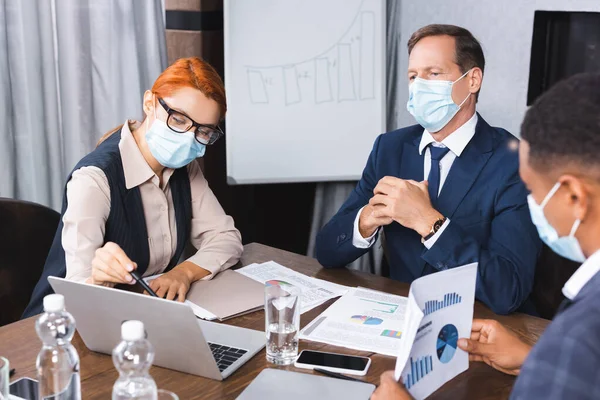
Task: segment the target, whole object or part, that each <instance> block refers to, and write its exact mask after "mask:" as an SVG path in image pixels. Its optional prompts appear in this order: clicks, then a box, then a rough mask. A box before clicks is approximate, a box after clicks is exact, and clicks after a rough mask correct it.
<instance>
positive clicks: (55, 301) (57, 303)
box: [44, 294, 65, 313]
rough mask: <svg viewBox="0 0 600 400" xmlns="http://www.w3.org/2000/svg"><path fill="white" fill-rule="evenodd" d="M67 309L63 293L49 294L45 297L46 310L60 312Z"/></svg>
mask: <svg viewBox="0 0 600 400" xmlns="http://www.w3.org/2000/svg"><path fill="white" fill-rule="evenodd" d="M64 310H65V298H64V297H63V295H62V294H49V295H48V296H46V297H44V311H45V312H50V313H52V312H59V311H64Z"/></svg>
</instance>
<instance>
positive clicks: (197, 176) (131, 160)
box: [62, 122, 242, 282]
mask: <svg viewBox="0 0 600 400" xmlns="http://www.w3.org/2000/svg"><path fill="white" fill-rule="evenodd" d="M121 132H122V133H121V141H120V143H119V150H120V152H121V157H122V160H123V170H124V173H125V184H126V186H127V189H131V188H133V187H136V186H137V187H139V190H140V194H141V198H142V205H143V207H144V216H145V217H146V226H147V229H148V237H147V240H148V247H149V248H150V262H149V265H148V269H147V270H146V272H145V273H144V275H145V276H148V275H154V274H158V273H161V272H163V271H164V270H165V268H166V267H167V266H168V264H169V261H170V260H171V258H172V257H173V255H174V254H175V249H176V247H177V228H176V225H175V210H174V208H173V196H172V194H171V188H170V185H169V178H170V177H171V175H172V174H173V171H174V170H172V169H169V168H165V170H164V171H163V176H162V185H161V183H160V179H159V178H158V176H157V175H156V174H155V173H154V171H152V168H150V166H149V165H148V163H147V162H146V160H145V159H144V157H143V155H142V153H141V151H140V149H139V148H138V147H137V144H136V142H135V139H134V137H133V135H132V133H131V130H130V127H129V124H128V122H125V124H124V125H123V129H122V131H121ZM116 134H118V133H116ZM187 168H188V173H189V178H190V186H191V192H192V222H191V234H190V240H191V243H192V245H193V246H194V247H195V248H196V249H197V250H198V251H197V252H196V254H194V255H193V256H192V257H190V258H189V259H188V260H187V261H191V262H192V263H194V264H196V265H198V266H200V267H202V268H204V269H206V270H208V271H210V272H211V274H210V275H209V276H207V277H206V278H205V279H211V278H212V277H213V276H214V275H215V274H217V273H218V272H220V271H223V270H225V269H227V268H229V267H231V266H232V265H234V264H235V263H237V261H238V260H239V258H240V256H241V254H242V242H241V235H240V232H239V231H238V230H237V229H236V228H235V226H234V223H233V219H232V218H231V217H230V216H228V215H226V214H225V212H224V211H223V208H222V207H221V205H220V204H219V202H218V200H217V198H216V197H215V195H214V194H213V192H212V191H211V190H210V188H209V187H208V182H207V181H206V179H205V178H204V176H203V174H202V171H201V170H200V167H199V165H198V164H197V163H196V162H195V161H194V162H192V163H191V164H189V165H188V167H187ZM67 200H68V207H67V210H66V211H65V214H64V216H63V223H64V228H63V231H62V245H63V248H64V250H65V257H66V263H67V274H66V277H67V279H71V280H75V281H81V282H83V281H85V280H86V279H88V278H89V277H91V274H92V260H93V258H94V253H95V251H96V250H97V249H98V248H100V247H102V246H103V245H104V230H105V224H106V220H107V219H108V215H109V213H110V188H109V185H108V180H107V178H106V175H105V174H104V172H102V170H101V169H99V168H97V167H83V168H81V169H78V170H77V171H75V172H74V173H73V175H72V178H71V180H70V181H69V183H68V184H67ZM132 261H134V262H135V261H136V260H132Z"/></svg>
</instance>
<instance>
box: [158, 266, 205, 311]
mask: <svg viewBox="0 0 600 400" xmlns="http://www.w3.org/2000/svg"><path fill="white" fill-rule="evenodd" d="M208 275H210V272H209V271H207V270H205V269H204V268H201V267H199V266H197V265H196V264H194V263H192V262H189V261H185V262H182V263H181V264H179V265H178V266H176V267H175V268H173V269H172V270H171V271H169V272H167V273H165V274H163V275H161V276H159V277H158V278H156V279H154V280H152V281H151V282H150V288H152V290H154V292H156V294H157V295H158V297H161V298H165V296H166V299H167V300H174V299H175V298H177V301H180V302H182V303H183V302H184V301H185V295H186V294H187V292H188V291H189V290H190V286H191V284H192V283H194V282H196V281H197V280H200V279H202V278H204V277H205V276H208Z"/></svg>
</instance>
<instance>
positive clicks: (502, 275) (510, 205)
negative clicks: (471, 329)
mask: <svg viewBox="0 0 600 400" xmlns="http://www.w3.org/2000/svg"><path fill="white" fill-rule="evenodd" d="M540 250H541V242H540V239H539V237H538V235H537V231H536V229H535V226H533V224H532V222H531V217H530V214H529V208H528V206H527V191H526V189H525V187H524V185H523V183H522V182H521V180H520V178H519V175H518V172H517V171H516V170H514V171H511V175H510V176H509V177H508V179H505V184H504V185H503V186H502V187H500V189H499V190H498V191H497V193H496V198H495V206H494V217H493V219H492V221H491V232H490V236H489V238H488V240H487V241H486V242H484V243H481V244H480V243H479V241H478V240H477V239H476V238H475V237H473V236H472V235H471V234H470V232H469V231H468V229H463V228H462V227H461V226H459V225H458V224H457V223H453V222H452V221H450V224H449V225H448V226H447V228H446V230H445V231H444V232H443V234H442V235H441V236H440V237H439V239H438V240H437V241H436V243H435V244H434V245H433V246H432V247H431V248H430V249H429V250H425V251H424V252H423V255H422V257H423V259H424V260H425V261H426V262H427V263H428V264H430V265H432V266H433V267H434V268H436V269H438V270H445V269H448V268H454V267H459V266H462V265H465V264H468V263H472V262H476V261H477V262H479V266H478V275H477V289H476V291H475V295H476V297H477V298H478V299H479V300H480V301H482V302H484V303H485V304H486V305H487V306H488V307H490V308H491V309H492V311H494V312H495V313H497V314H508V313H510V312H513V311H515V310H516V309H517V308H519V306H520V305H521V304H522V303H523V302H524V301H525V300H526V299H527V298H528V296H529V294H530V292H531V289H532V287H533V277H534V271H535V265H536V262H537V257H538V254H539V252H540Z"/></svg>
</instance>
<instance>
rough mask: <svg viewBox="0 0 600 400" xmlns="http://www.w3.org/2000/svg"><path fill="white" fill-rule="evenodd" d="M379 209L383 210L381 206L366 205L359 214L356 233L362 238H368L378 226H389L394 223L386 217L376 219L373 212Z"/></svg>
mask: <svg viewBox="0 0 600 400" xmlns="http://www.w3.org/2000/svg"><path fill="white" fill-rule="evenodd" d="M379 208H383V206H381V205H375V206H372V205H371V204H367V205H366V206H365V208H363V210H362V212H361V213H360V217H358V231H359V232H360V235H361V236H362V237H363V238H368V237H370V236H371V235H373V234H374V233H375V231H376V230H377V229H378V228H379V227H380V226H384V225H389V224H391V223H392V222H393V221H394V220H393V219H392V218H391V217H388V216H383V217H376V216H375V211H376V210H377V209H379Z"/></svg>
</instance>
